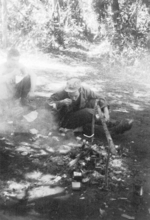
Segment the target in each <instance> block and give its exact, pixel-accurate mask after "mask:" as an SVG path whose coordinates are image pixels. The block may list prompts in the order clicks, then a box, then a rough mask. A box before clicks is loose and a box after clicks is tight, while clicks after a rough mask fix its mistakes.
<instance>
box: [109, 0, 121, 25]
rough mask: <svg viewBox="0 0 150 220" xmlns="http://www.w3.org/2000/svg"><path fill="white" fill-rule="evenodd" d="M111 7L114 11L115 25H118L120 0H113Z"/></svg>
mask: <svg viewBox="0 0 150 220" xmlns="http://www.w3.org/2000/svg"><path fill="white" fill-rule="evenodd" d="M111 8H112V13H113V22H114V26H115V27H116V26H117V25H118V21H119V10H120V9H119V2H118V0H112V4H111Z"/></svg>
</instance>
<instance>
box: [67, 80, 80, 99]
mask: <svg viewBox="0 0 150 220" xmlns="http://www.w3.org/2000/svg"><path fill="white" fill-rule="evenodd" d="M80 88H81V81H80V79H77V78H73V79H70V80H68V81H67V85H66V88H65V91H66V92H67V93H68V96H69V98H70V99H71V100H72V101H76V100H77V99H78V97H79V95H80V91H79V90H80Z"/></svg>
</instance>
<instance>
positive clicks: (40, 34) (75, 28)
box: [0, 0, 150, 63]
mask: <svg viewBox="0 0 150 220" xmlns="http://www.w3.org/2000/svg"><path fill="white" fill-rule="evenodd" d="M1 8H2V1H1ZM7 17H8V21H7V32H8V34H7V36H8V39H7V45H8V46H13V45H17V46H18V47H21V48H23V49H26V50H28V49H29V48H31V49H32V48H35V47H37V48H40V49H42V50H49V49H51V48H56V49H58V48H66V47H70V46H72V45H76V44H77V42H79V41H78V40H80V42H82V41H90V42H92V43H97V44H98V43H101V42H103V41H107V42H109V44H110V45H111V46H112V50H110V51H109V53H108V54H107V55H109V57H111V58H112V57H113V59H111V61H112V60H113V61H114V60H115V59H117V57H118V56H120V55H122V56H124V57H126V61H127V60H129V62H131V63H132V58H135V57H137V56H139V55H140V54H141V51H143V50H146V49H149V41H150V37H149V29H150V10H149V4H148V1H146V0H143V1H141V0H128V1H126V0H111V1H108V0H88V1H86V0H80V1H79V0H53V1H52V0H20V1H18V0H11V1H8V2H7ZM0 23H2V20H1V21H0ZM3 34H4V33H1V35H0V36H2V35H3ZM113 61H112V62H113Z"/></svg>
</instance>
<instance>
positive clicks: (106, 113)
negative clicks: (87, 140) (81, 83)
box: [96, 107, 110, 122]
mask: <svg viewBox="0 0 150 220" xmlns="http://www.w3.org/2000/svg"><path fill="white" fill-rule="evenodd" d="M96 118H97V119H101V118H104V119H105V121H106V122H108V121H109V120H110V115H109V110H108V108H107V107H105V108H104V111H103V112H102V111H100V112H99V113H98V111H97V113H96Z"/></svg>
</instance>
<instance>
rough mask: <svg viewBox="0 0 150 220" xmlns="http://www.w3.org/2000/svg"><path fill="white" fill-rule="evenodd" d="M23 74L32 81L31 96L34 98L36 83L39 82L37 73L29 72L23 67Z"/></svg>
mask: <svg viewBox="0 0 150 220" xmlns="http://www.w3.org/2000/svg"><path fill="white" fill-rule="evenodd" d="M21 73H22V75H23V76H27V75H29V76H30V80H31V89H30V92H29V96H33V95H34V91H35V87H36V81H37V76H36V74H35V73H33V72H31V71H30V70H27V69H26V68H24V67H21Z"/></svg>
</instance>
